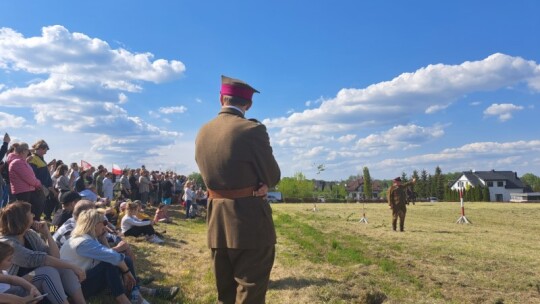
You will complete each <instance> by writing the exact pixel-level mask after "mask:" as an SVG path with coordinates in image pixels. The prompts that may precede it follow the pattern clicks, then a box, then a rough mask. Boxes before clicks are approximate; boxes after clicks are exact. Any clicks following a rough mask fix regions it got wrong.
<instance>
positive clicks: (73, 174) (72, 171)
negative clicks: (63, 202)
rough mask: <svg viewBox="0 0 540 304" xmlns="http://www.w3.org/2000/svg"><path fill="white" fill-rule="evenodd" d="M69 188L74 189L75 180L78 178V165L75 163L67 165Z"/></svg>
mask: <svg viewBox="0 0 540 304" xmlns="http://www.w3.org/2000/svg"><path fill="white" fill-rule="evenodd" d="M68 177H69V188H70V189H71V190H74V189H75V181H76V180H77V179H78V178H79V165H77V163H71V165H70V166H69V172H68Z"/></svg>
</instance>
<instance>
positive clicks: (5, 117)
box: [0, 112, 26, 130]
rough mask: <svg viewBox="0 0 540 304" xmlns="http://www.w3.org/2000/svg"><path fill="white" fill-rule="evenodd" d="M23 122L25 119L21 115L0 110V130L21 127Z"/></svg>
mask: <svg viewBox="0 0 540 304" xmlns="http://www.w3.org/2000/svg"><path fill="white" fill-rule="evenodd" d="M25 123H26V119H24V118H23V117H20V116H15V115H11V114H8V113H4V112H0V130H5V129H8V128H9V129H18V128H22V127H24V125H25Z"/></svg>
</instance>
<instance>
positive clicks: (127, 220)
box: [120, 201, 164, 244]
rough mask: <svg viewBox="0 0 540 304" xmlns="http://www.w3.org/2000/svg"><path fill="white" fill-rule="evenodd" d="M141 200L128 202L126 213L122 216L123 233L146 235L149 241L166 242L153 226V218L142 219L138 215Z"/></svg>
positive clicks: (127, 234) (126, 234)
mask: <svg viewBox="0 0 540 304" xmlns="http://www.w3.org/2000/svg"><path fill="white" fill-rule="evenodd" d="M140 202H141V201H134V202H128V203H127V208H126V215H125V216H124V217H123V218H122V223H121V226H120V227H121V228H122V233H123V234H124V235H125V236H141V235H146V237H147V239H148V241H149V242H151V243H157V244H161V243H164V241H163V240H162V239H160V238H159V237H158V236H157V235H156V231H155V230H154V227H153V226H152V221H151V220H140V219H139V218H138V217H137V213H138V212H139V208H140Z"/></svg>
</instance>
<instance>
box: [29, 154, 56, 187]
mask: <svg viewBox="0 0 540 304" xmlns="http://www.w3.org/2000/svg"><path fill="white" fill-rule="evenodd" d="M28 163H29V164H30V166H31V167H32V170H34V174H35V175H36V178H37V179H39V181H40V182H41V184H42V185H43V186H45V187H47V188H50V187H52V185H53V184H52V179H51V173H50V172H49V167H47V163H46V162H45V160H44V159H43V158H42V157H40V156H39V155H36V154H34V155H32V158H31V159H30V161H29V162H28Z"/></svg>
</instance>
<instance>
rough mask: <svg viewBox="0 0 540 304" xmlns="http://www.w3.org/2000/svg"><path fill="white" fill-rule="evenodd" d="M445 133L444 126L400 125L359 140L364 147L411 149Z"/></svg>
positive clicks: (359, 143) (358, 145)
mask: <svg viewBox="0 0 540 304" xmlns="http://www.w3.org/2000/svg"><path fill="white" fill-rule="evenodd" d="M443 135H444V129H443V126H440V125H436V126H433V127H422V126H417V125H414V124H413V125H406V126H404V125H399V126H395V127H393V128H392V129H390V130H388V131H385V132H381V133H379V134H371V135H369V136H367V137H365V138H362V139H360V140H359V141H358V142H357V147H358V148H363V149H380V148H385V149H391V150H394V149H410V148H413V147H417V146H418V145H419V144H420V143H423V142H426V141H428V140H431V139H433V138H437V137H441V136H443Z"/></svg>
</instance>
